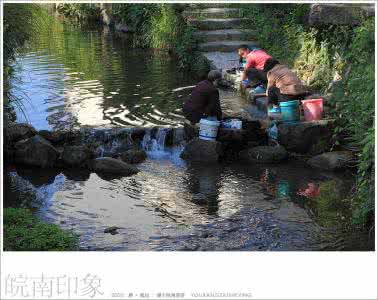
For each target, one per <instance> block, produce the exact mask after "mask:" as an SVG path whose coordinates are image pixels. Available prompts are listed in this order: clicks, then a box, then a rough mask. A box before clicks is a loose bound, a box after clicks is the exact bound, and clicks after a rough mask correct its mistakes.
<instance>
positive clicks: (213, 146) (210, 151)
mask: <svg viewBox="0 0 378 300" xmlns="http://www.w3.org/2000/svg"><path fill="white" fill-rule="evenodd" d="M221 155H222V146H221V144H220V143H219V142H217V141H205V140H201V139H200V138H194V139H192V140H191V141H190V142H189V143H188V144H187V145H186V146H185V149H184V151H183V152H182V153H181V155H180V157H181V158H182V159H184V160H187V161H193V162H207V163H212V162H217V161H218V160H219V157H220V156H221Z"/></svg>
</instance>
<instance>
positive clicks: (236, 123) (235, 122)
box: [221, 119, 243, 129]
mask: <svg viewBox="0 0 378 300" xmlns="http://www.w3.org/2000/svg"><path fill="white" fill-rule="evenodd" d="M242 125H243V122H242V121H241V120H239V119H228V120H225V121H222V123H221V127H222V128H225V129H241V128H242Z"/></svg>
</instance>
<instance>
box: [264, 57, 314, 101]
mask: <svg viewBox="0 0 378 300" xmlns="http://www.w3.org/2000/svg"><path fill="white" fill-rule="evenodd" d="M267 79H268V84H267V91H266V95H267V96H268V103H269V105H273V106H278V105H279V103H280V102H286V101H290V100H301V99H304V97H305V96H307V95H309V94H310V92H309V90H308V88H307V87H306V86H305V85H304V84H303V83H302V81H301V80H300V79H299V78H298V76H297V75H296V74H295V73H294V72H293V71H291V70H290V69H289V68H288V67H287V66H285V65H281V64H280V63H278V62H277V63H276V64H275V65H274V67H273V68H271V69H270V71H269V72H268V73H267Z"/></svg>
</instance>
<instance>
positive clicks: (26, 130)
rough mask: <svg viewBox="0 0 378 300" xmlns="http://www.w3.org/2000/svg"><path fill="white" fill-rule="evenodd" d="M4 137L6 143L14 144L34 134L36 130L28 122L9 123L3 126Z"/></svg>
mask: <svg viewBox="0 0 378 300" xmlns="http://www.w3.org/2000/svg"><path fill="white" fill-rule="evenodd" d="M4 131H5V138H6V141H7V143H10V144H14V143H16V142H18V141H20V140H24V139H27V138H30V137H32V136H35V135H36V134H37V131H36V130H35V129H34V127H33V126H31V125H29V124H11V125H9V126H7V127H6V128H5V130H4Z"/></svg>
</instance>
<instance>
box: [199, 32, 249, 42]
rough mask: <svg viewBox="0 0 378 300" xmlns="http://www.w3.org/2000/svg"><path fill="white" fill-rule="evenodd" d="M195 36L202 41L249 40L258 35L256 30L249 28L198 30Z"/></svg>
mask: <svg viewBox="0 0 378 300" xmlns="http://www.w3.org/2000/svg"><path fill="white" fill-rule="evenodd" d="M194 35H195V37H196V38H197V39H198V40H199V41H201V42H204V43H206V42H216V41H227V40H228V41H237V40H239V41H240V40H249V39H253V38H254V37H255V36H256V32H255V31H253V30H247V29H220V30H211V31H197V32H196V33H195V34H194Z"/></svg>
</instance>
